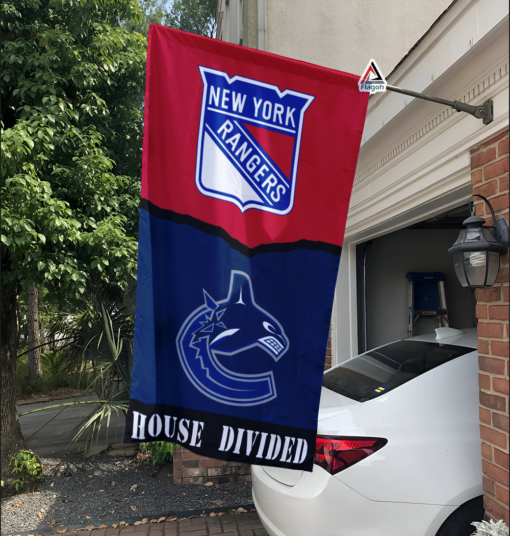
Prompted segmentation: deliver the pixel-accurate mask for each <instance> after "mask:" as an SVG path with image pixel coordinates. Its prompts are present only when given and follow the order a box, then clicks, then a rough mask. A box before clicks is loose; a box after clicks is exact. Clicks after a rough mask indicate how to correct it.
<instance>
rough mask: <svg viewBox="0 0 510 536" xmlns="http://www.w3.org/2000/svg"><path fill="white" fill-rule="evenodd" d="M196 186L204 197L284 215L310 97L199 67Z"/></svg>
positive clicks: (291, 197)
mask: <svg viewBox="0 0 510 536" xmlns="http://www.w3.org/2000/svg"><path fill="white" fill-rule="evenodd" d="M200 74H201V76H202V80H203V83H204V92H203V96H202V111H201V116H200V132H199V137H198V149H197V167H196V184H197V187H198V189H199V190H200V192H201V193H202V194H204V195H207V196H209V197H214V198H216V199H222V200H224V201H230V202H231V203H234V204H235V205H237V206H238V207H239V209H240V210H241V212H244V211H245V210H248V209H250V208H256V209H259V210H264V211H266V212H272V213H274V214H282V215H283V214H288V213H289V212H290V211H291V210H292V206H293V204H294V192H295V189H296V176H297V170H298V160H299V147H300V143H301V132H302V129H303V119H304V115H305V111H306V109H307V108H308V106H310V104H311V102H312V101H313V99H314V98H315V97H313V96H310V95H305V94H304V93H298V92H297V91H292V90H290V89H286V90H285V91H280V89H279V88H278V87H277V86H274V85H270V84H265V83H263V82H259V81H257V80H251V79H249V78H243V77H241V76H234V77H233V78H230V77H229V76H228V75H227V73H224V72H222V71H217V70H214V69H209V68H207V67H200Z"/></svg>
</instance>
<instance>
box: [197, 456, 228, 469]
mask: <svg viewBox="0 0 510 536" xmlns="http://www.w3.org/2000/svg"><path fill="white" fill-rule="evenodd" d="M224 464H225V462H224V461H222V460H213V459H212V458H207V459H205V460H202V461H201V462H200V467H223V466H224Z"/></svg>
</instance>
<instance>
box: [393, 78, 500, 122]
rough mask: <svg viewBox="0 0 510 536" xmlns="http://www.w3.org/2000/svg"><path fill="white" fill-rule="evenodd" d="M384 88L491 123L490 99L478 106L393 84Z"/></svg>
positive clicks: (491, 103) (492, 116)
mask: <svg viewBox="0 0 510 536" xmlns="http://www.w3.org/2000/svg"><path fill="white" fill-rule="evenodd" d="M386 90H387V91H394V92H395V93H402V95H409V96H410V97H415V98H417V99H423V100H428V101H431V102H437V103H438V104H444V105H445V106H450V107H451V108H453V109H454V110H457V112H466V113H467V114H470V115H472V116H473V117H476V118H477V119H483V124H484V125H488V124H489V123H492V120H493V119H494V105H493V102H492V99H489V100H486V101H485V102H484V103H483V104H480V105H478V106H472V105H471V104H466V103H464V102H460V101H449V100H445V99H440V98H438V97H431V96H430V95H425V94H424V93H416V92H415V91H409V90H408V89H402V88H399V87H395V86H388V85H387V86H386Z"/></svg>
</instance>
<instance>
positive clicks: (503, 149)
mask: <svg viewBox="0 0 510 536" xmlns="http://www.w3.org/2000/svg"><path fill="white" fill-rule="evenodd" d="M504 154H508V138H507V139H506V140H503V141H500V142H499V143H498V156H503V155H504Z"/></svg>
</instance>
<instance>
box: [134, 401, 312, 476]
mask: <svg viewBox="0 0 510 536" xmlns="http://www.w3.org/2000/svg"><path fill="white" fill-rule="evenodd" d="M124 441H125V442H126V443H143V442H152V441H168V442H169V443H177V444H179V445H181V446H183V447H185V448H187V449H188V450H190V451H191V452H194V453H195V454H199V455H200V456H206V457H208V458H215V459H218V460H226V461H235V462H241V463H250V464H255V465H266V466H273V467H285V468H287V469H301V470H303V471H311V470H312V468H313V460H314V456H315V442H316V432H315V430H306V429H303V428H296V427H293V426H284V425H280V424H272V423H267V422H263V421H255V420H251V419H241V418H239V417H230V416H228V415H221V414H218V413H209V412H207V411H198V410H191V409H186V408H180V407H176V406H167V405H164V404H144V403H142V402H139V401H138V400H133V399H131V400H130V402H129V409H128V413H127V417H126V428H125V431H124Z"/></svg>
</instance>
